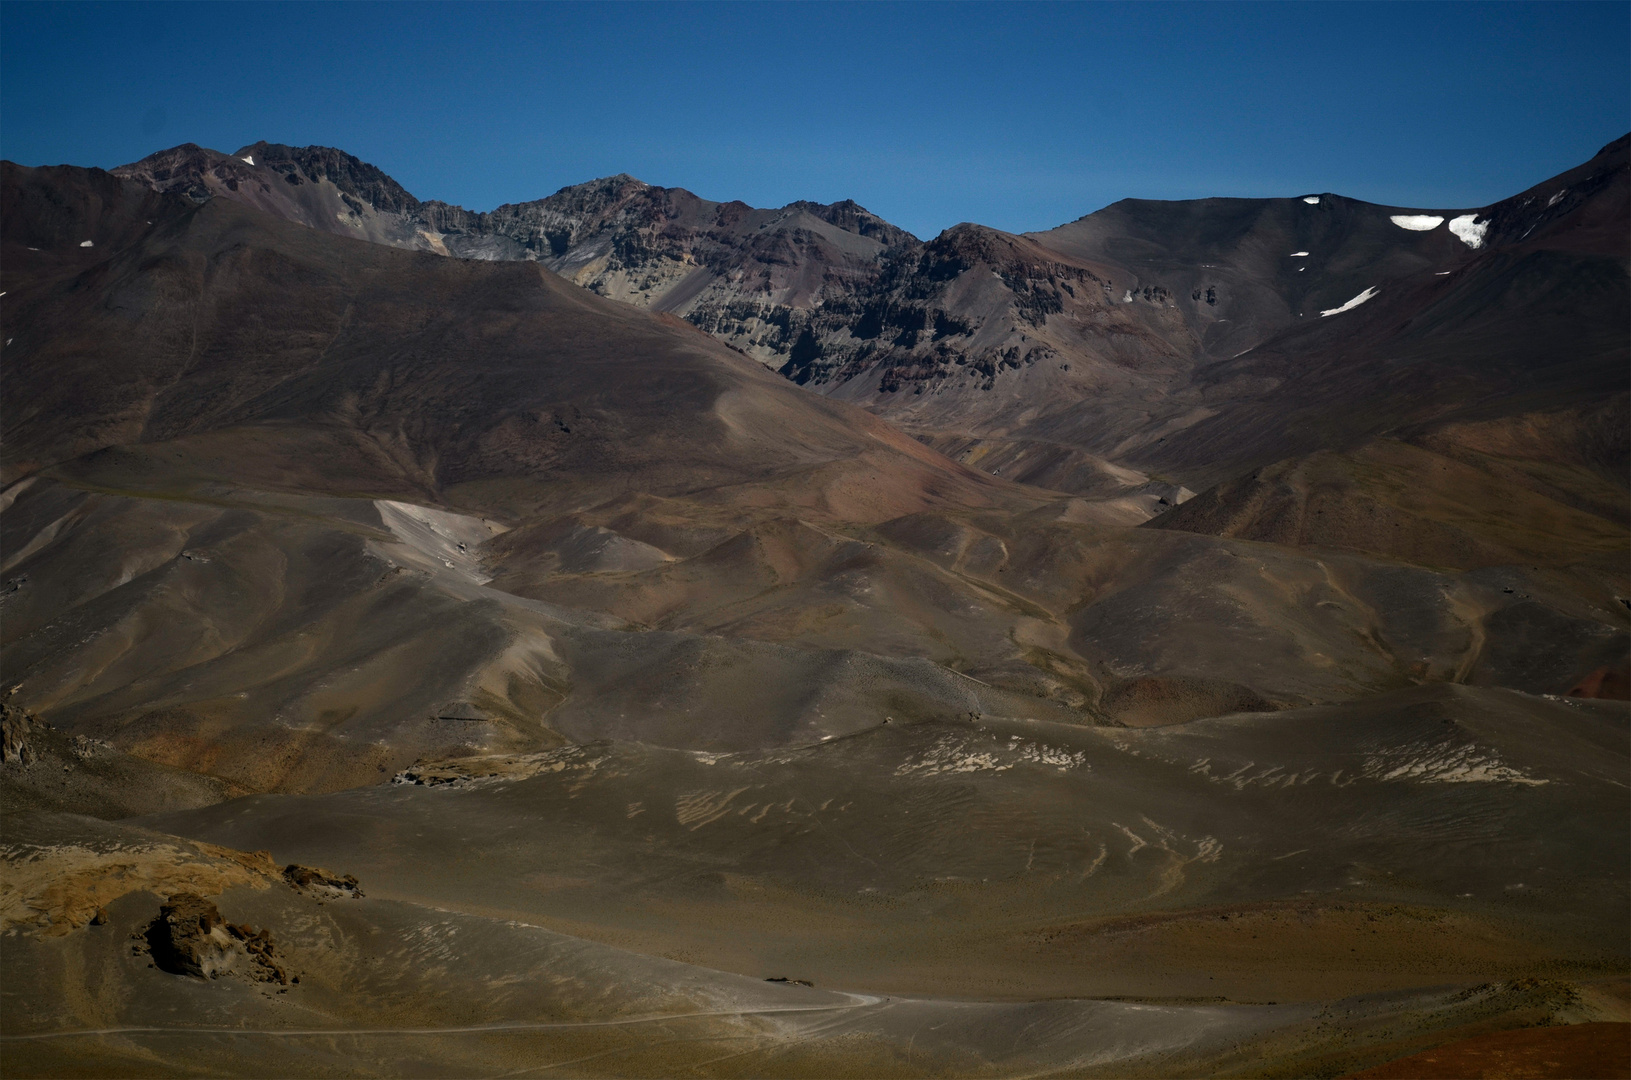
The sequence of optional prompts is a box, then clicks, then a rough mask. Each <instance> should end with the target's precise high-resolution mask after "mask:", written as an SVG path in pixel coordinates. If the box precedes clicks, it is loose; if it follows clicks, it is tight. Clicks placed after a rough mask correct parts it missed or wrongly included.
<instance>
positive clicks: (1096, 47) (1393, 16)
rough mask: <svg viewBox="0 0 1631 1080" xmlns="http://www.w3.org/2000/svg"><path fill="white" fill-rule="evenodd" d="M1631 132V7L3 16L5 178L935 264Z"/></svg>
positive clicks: (1097, 6)
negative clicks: (714, 203)
mask: <svg viewBox="0 0 1631 1080" xmlns="http://www.w3.org/2000/svg"><path fill="white" fill-rule="evenodd" d="M1628 129H1631V4H1627V3H1624V2H1609V3H1548V4H1493V5H1485V4H1477V3H1451V4H1434V3H1406V4H1385V3H1362V4H1339V3H1317V4H1300V3H1270V4H1240V5H1236V4H1226V3H1207V4H1195V5H1191V4H1180V3H1153V2H1152V3H1136V4H1125V5H1124V4H1112V3H1076V4H1052V3H1011V4H992V5H987V4H976V3H959V4H907V3H902V4H886V3H869V4H859V5H849V4H824V3H778V4H762V5H761V4H751V3H731V4H704V5H692V4H678V3H674V4H669V3H616V4H581V5H580V4H546V5H531V4H521V3H506V4H497V5H491V6H487V5H480V4H472V3H460V4H381V5H375V4H365V3H334V4H319V5H301V4H265V5H262V4H252V3H230V4H229V3H215V4H160V3H121V4H113V5H106V6H104V5H99V4H85V3H76V4H62V5H58V4H32V3H21V2H16V0H7V2H5V3H0V156H4V157H6V158H10V159H12V160H14V161H20V162H23V163H24V164H31V165H37V164H56V163H61V162H68V163H73V164H79V165H99V166H103V167H111V166H114V165H119V164H123V163H125V162H128V161H132V160H135V159H136V158H140V157H142V156H144V155H146V154H147V153H150V152H151V151H153V150H157V149H160V148H163V147H168V146H173V145H176V144H177V143H182V142H196V143H200V144H202V145H204V146H209V147H213V148H215V149H217V150H224V151H232V150H236V149H237V148H238V147H239V146H242V145H244V144H247V143H250V142H254V141H256V140H259V139H266V140H269V141H273V142H284V143H291V144H295V145H305V144H311V143H316V144H323V145H329V146H338V147H341V148H342V149H345V150H347V151H349V152H351V153H353V154H356V155H357V156H358V157H361V158H362V159H364V160H365V161H370V162H373V163H374V164H376V165H378V166H380V167H381V168H383V169H384V170H385V171H386V172H388V173H390V174H391V175H392V176H394V177H395V178H396V179H397V180H398V181H400V182H401V183H402V184H403V185H404V186H405V187H406V188H407V189H408V190H409V191H411V192H413V193H414V194H415V195H417V196H419V197H420V198H422V199H430V198H439V199H445V200H447V201H449V202H453V203H458V204H461V205H464V206H467V207H470V208H471V209H477V210H486V209H491V208H492V207H494V206H496V205H498V204H499V203H503V202H517V201H521V200H525V199H533V198H539V197H542V196H544V195H547V194H549V193H551V192H553V191H555V190H556V189H558V188H560V187H562V186H564V185H566V184H573V183H578V182H580V181H583V180H588V179H591V178H593V177H597V176H606V175H610V174H613V173H619V172H627V173H632V174H633V175H635V176H638V177H639V178H641V179H642V180H646V181H648V182H650V183H654V184H663V185H668V186H677V187H685V188H689V189H691V190H692V191H695V192H696V193H697V194H699V195H702V196H704V197H706V198H711V199H720V200H725V199H733V198H734V199H742V200H744V201H746V202H749V203H752V204H754V205H757V206H779V205H781V204H783V203H786V202H790V201H792V200H794V199H801V198H803V199H816V200H819V201H822V202H830V201H833V200H837V199H843V198H853V199H855V200H856V201H858V202H860V203H861V204H862V205H864V206H866V207H868V208H869V209H871V210H873V211H874V212H876V213H878V214H881V215H882V216H883V217H885V218H887V219H889V220H891V221H893V222H895V223H896V224H899V225H901V226H903V227H905V228H907V229H910V230H911V231H912V232H914V233H917V234H918V235H919V236H932V235H934V234H935V233H937V232H938V231H940V230H941V229H943V228H946V227H949V226H951V225H953V224H955V223H957V222H959V221H978V222H981V223H983V224H986V225H993V226H996V227H998V228H1002V229H1009V230H1014V231H1020V230H1026V229H1040V228H1048V227H1051V226H1053V225H1057V224H1060V223H1062V222H1065V221H1069V220H1072V219H1074V218H1077V217H1080V216H1081V215H1083V214H1086V213H1088V212H1090V211H1092V210H1095V209H1097V208H1099V207H1101V206H1104V205H1105V204H1107V203H1110V202H1114V201H1115V200H1117V199H1121V198H1125V197H1129V196H1133V197H1141V198H1156V199H1180V198H1193V197H1200V196H1207V195H1293V194H1299V193H1305V192H1323V191H1334V192H1340V193H1342V194H1346V195H1351V196H1354V197H1357V198H1362V199H1369V200H1372V201H1375V202H1384V203H1390V204H1394V205H1400V206H1419V207H1474V206H1479V205H1482V204H1485V203H1489V202H1492V201H1494V200H1496V199H1499V198H1503V197H1505V196H1507V195H1510V194H1513V193H1515V192H1517V191H1520V190H1522V189H1523V188H1526V187H1528V186H1530V185H1531V184H1534V183H1538V182H1539V181H1540V180H1542V179H1544V178H1546V177H1547V176H1549V175H1551V174H1553V173H1556V172H1560V171H1562V170H1563V169H1566V168H1568V167H1570V166H1573V165H1575V164H1578V163H1579V162H1580V161H1583V160H1584V159H1586V158H1587V157H1589V156H1590V155H1591V154H1592V153H1594V152H1595V151H1596V150H1597V149H1598V148H1599V147H1600V146H1602V145H1603V144H1604V143H1606V142H1609V141H1610V140H1612V139H1614V138H1616V137H1618V136H1619V135H1622V134H1624V133H1625V132H1626V131H1627V130H1628Z"/></svg>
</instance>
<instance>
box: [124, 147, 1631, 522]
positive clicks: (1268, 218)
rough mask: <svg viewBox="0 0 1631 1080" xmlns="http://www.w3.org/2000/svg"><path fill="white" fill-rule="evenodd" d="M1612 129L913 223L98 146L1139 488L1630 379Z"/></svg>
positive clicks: (998, 455) (1209, 479) (933, 430)
mask: <svg viewBox="0 0 1631 1080" xmlns="http://www.w3.org/2000/svg"><path fill="white" fill-rule="evenodd" d="M1626 158H1627V142H1626V140H1625V139H1621V140H1618V141H1616V142H1615V143H1613V144H1611V145H1610V146H1608V147H1605V148H1604V149H1603V151H1602V152H1601V153H1600V154H1599V155H1597V157H1595V158H1593V159H1592V161H1590V162H1587V163H1586V164H1584V165H1582V166H1580V167H1579V168H1577V169H1574V170H1571V171H1570V172H1568V173H1565V174H1563V175H1561V176H1559V177H1556V178H1554V179H1552V180H1549V181H1546V182H1544V183H1542V184H1540V185H1537V186H1536V187H1535V188H1533V189H1531V190H1530V191H1528V192H1524V193H1522V194H1520V195H1518V196H1514V197H1513V198H1511V199H1508V200H1505V201H1503V202H1501V203H1498V204H1496V205H1494V206H1491V207H1484V208H1476V209H1469V210H1423V209H1420V208H1401V207H1384V206H1376V205H1373V204H1368V203H1362V202H1358V201H1356V200H1352V199H1347V198H1344V197H1342V196H1339V195H1332V194H1321V195H1308V196H1301V197H1296V198H1287V199H1205V200H1198V201H1193V202H1178V203H1158V202H1148V201H1140V200H1126V201H1123V202H1121V203H1117V204H1115V205H1113V206H1111V207H1107V208H1106V209H1104V210H1101V211H1099V212H1097V213H1095V214H1091V215H1089V216H1087V217H1085V218H1083V219H1081V220H1079V221H1076V222H1073V223H1071V224H1069V225H1064V226H1061V227H1059V228H1057V229H1053V230H1050V231H1048V232H1044V233H1035V234H1030V235H1029V236H1027V237H1015V236H1010V235H1007V234H1003V233H1000V232H997V231H995V230H991V229H986V228H983V227H981V226H977V225H960V226H958V227H956V228H955V229H951V230H948V231H947V232H946V233H944V234H942V236H940V237H938V238H936V239H935V240H933V241H931V242H930V243H928V244H919V243H918V242H917V241H916V240H915V239H914V238H912V237H910V236H909V235H907V234H905V233H903V232H901V231H900V230H898V229H895V228H894V227H892V226H889V225H888V224H887V223H885V222H882V221H880V220H879V219H877V218H876V217H874V216H873V215H870V214H868V213H866V212H865V211H864V210H861V209H860V208H859V207H856V206H854V205H853V204H847V203H841V204H835V205H833V206H821V205H817V204H811V203H795V204H792V205H790V206H788V207H784V208H782V209H780V210H774V211H771V210H754V209H751V208H748V207H746V206H744V205H742V204H740V203H723V204H722V203H714V202H709V201H707V200H703V199H699V198H697V197H696V196H694V195H691V194H690V193H689V192H685V191H683V190H679V189H664V188H656V187H651V186H649V185H646V184H642V183H640V182H639V181H635V180H632V179H631V178H628V177H612V178H609V179H605V180H598V181H593V182H591V183H588V184H582V185H578V186H576V187H572V188H566V189H563V190H562V191H561V192H558V193H557V194H556V195H553V196H550V197H549V198H547V199H542V200H538V201H536V202H530V203H521V204H516V205H512V206H505V207H500V208H499V209H498V210H495V211H493V212H492V213H489V214H473V213H470V212H468V211H464V210H461V209H459V208H457V207H450V206H447V205H446V204H441V203H434V202H429V203H420V202H418V201H417V200H415V199H414V198H413V197H412V196H410V195H408V194H407V193H406V192H405V191H403V190H402V189H401V188H400V187H399V186H397V185H395V184H394V183H391V182H390V181H389V178H387V177H384V175H383V174H382V173H379V171H378V170H377V169H374V168H373V167H371V166H367V165H365V164H364V163H362V162H359V161H357V160H356V159H355V158H350V157H349V156H347V155H344V154H342V153H340V152H338V151H334V150H329V149H325V148H321V147H308V148H303V149H295V148H290V147H284V146H277V145H273V144H266V143H257V144H254V145H253V146H249V147H245V148H243V149H242V150H241V151H239V153H238V154H237V155H234V156H228V155H222V154H215V153H213V152H210V151H201V150H198V149H197V148H194V147H184V148H178V149H177V150H173V151H166V152H163V153H161V154H156V155H154V156H153V157H151V158H148V159H145V160H144V161H142V162H138V163H136V164H134V165H132V166H127V167H125V168H124V169H122V170H119V172H120V174H121V175H125V176H130V177H134V178H137V179H139V180H141V181H142V182H144V183H147V184H149V185H150V186H153V187H156V188H159V189H164V190H172V189H180V190H187V191H190V192H191V193H192V194H193V196H194V197H195V198H198V197H204V196H206V195H218V196H222V197H225V198H228V199H233V200H238V201H243V202H246V203H250V204H252V205H256V206H258V207H260V208H263V209H267V210H269V211H270V212H273V213H276V214H279V215H280V216H283V217H286V218H289V219H290V220H298V221H301V222H302V223H305V224H308V225H312V226H314V227H317V228H321V229H324V230H327V231H331V232H340V233H342V234H344V233H348V232H349V233H350V234H352V235H360V236H363V237H366V238H368V239H372V240H375V241H376V242H382V243H389V244H394V245H397V246H407V247H415V248H420V249H423V250H435V251H439V252H442V253H445V254H453V255H461V256H464V257H475V258H483V259H512V260H513V259H520V260H535V261H538V262H540V263H542V264H543V265H546V266H549V267H550V268H551V269H554V270H555V271H556V272H558V273H561V274H563V275H565V276H568V277H570V278H571V279H572V280H574V281H577V282H579V283H580V284H583V285H585V286H587V287H588V288H590V289H591V290H593V291H596V292H600V293H601V294H603V295H607V296H611V297H615V298H618V299H622V300H625V301H628V302H630V303H633V304H635V305H637V306H642V307H650V308H655V309H657V310H662V311H669V312H673V313H675V314H678V315H680V316H682V317H683V318H685V319H686V320H688V321H690V322H691V323H692V324H693V325H696V326H698V327H699V328H701V329H703V330H704V331H706V332H708V333H710V334H712V335H714V336H715V337H718V338H720V339H721V340H724V341H726V342H728V343H730V344H731V345H732V346H733V347H735V348H737V349H739V350H741V351H743V352H745V353H747V354H748V355H750V356H753V357H754V358H756V359H758V360H760V361H762V362H764V363H766V364H767V365H769V366H772V367H776V368H778V369H779V370H781V371H782V373H783V374H785V375H787V376H788V377H789V378H792V379H793V380H795V381H797V382H799V383H800V384H802V385H804V386H806V387H807V388H808V389H811V390H814V391H816V392H818V393H821V394H824V395H828V396H833V397H838V398H841V399H844V400H849V401H854V402H856V403H858V404H861V405H864V406H865V407H867V408H868V409H870V410H872V411H875V412H877V413H879V414H881V415H885V416H888V417H891V418H892V419H894V420H895V421H896V422H897V423H900V424H902V425H904V426H906V427H907V428H908V429H909V430H911V431H912V432H913V433H914V434H916V435H917V436H918V437H919V438H921V439H922V440H924V441H925V442H928V443H929V444H931V445H933V446H935V447H936V448H938V449H941V450H944V451H947V452H951V453H954V454H955V455H956V456H958V457H959V458H960V459H962V460H965V461H968V462H969V463H971V464H973V463H976V462H978V463H979V466H980V467H981V468H982V469H983V470H986V471H998V472H1000V473H1001V474H1002V475H1004V476H1007V477H1010V478H1013V479H1018V480H1022V481H1026V482H1031V483H1039V484H1042V485H1044V486H1050V487H1055V488H1061V489H1064V490H1067V491H1071V492H1076V493H1080V494H1088V495H1098V496H1105V495H1115V494H1126V495H1127V496H1128V498H1129V501H1128V503H1127V505H1128V513H1129V514H1136V513H1143V514H1146V515H1147V514H1148V513H1149V512H1151V511H1152V510H1154V509H1159V506H1160V504H1158V503H1157V502H1156V499H1157V498H1165V499H1167V500H1168V502H1169V503H1171V502H1173V501H1176V500H1177V499H1179V498H1182V497H1183V495H1184V492H1183V491H1182V490H1181V487H1180V485H1187V486H1188V487H1189V488H1197V489H1198V488H1200V487H1203V486H1207V485H1209V484H1211V483H1214V482H1216V481H1217V480H1219V479H1222V478H1225V477H1228V476H1233V475H1237V474H1239V473H1240V472H1241V471H1242V470H1245V469H1249V468H1250V467H1252V466H1254V465H1258V464H1263V463H1265V462H1267V461H1270V460H1274V459H1276V458H1278V457H1283V456H1285V455H1287V454H1292V453H1299V452H1306V451H1307V450H1309V449H1312V448H1313V447H1314V446H1316V445H1319V446H1330V445H1334V444H1336V443H1343V444H1345V445H1357V444H1358V443H1359V442H1362V441H1363V440H1364V439H1366V438H1369V437H1371V436H1374V435H1376V434H1379V433H1381V432H1384V431H1387V430H1390V429H1392V428H1396V427H1399V426H1401V425H1408V424H1411V423H1423V422H1430V421H1432V420H1434V419H1435V418H1440V417H1444V416H1447V415H1457V414H1459V412H1460V411H1462V410H1464V409H1466V408H1468V407H1470V406H1471V405H1472V403H1473V402H1474V401H1476V402H1478V408H1481V409H1483V410H1484V411H1485V412H1486V413H1500V412H1506V413H1511V412H1514V411H1519V412H1521V411H1524V410H1526V409H1533V408H1537V407H1542V408H1544V407H1550V406H1552V405H1559V404H1561V405H1567V404H1568V403H1570V402H1571V401H1573V400H1574V399H1575V396H1576V395H1579V394H1582V393H1584V394H1601V393H1604V392H1609V393H1612V392H1615V391H1617V390H1619V389H1623V388H1624V387H1623V383H1624V380H1623V379H1622V378H1620V375H1621V373H1622V372H1623V369H1624V367H1625V364H1626V361H1627V350H1626V345H1625V335H1624V333H1623V326H1624V324H1625V321H1626V310H1625V308H1626V305H1625V293H1626V288H1625V280H1626V277H1625V274H1626V261H1627V255H1626V251H1625V246H1626V245H1625V242H1624V235H1625V233H1626V229H1627V223H1626V213H1625V202H1626V197H1625V184H1626V180H1625V177H1626V168H1627V165H1626ZM250 162H254V163H255V164H254V165H251V164H249V163H250ZM257 175H258V176H260V177H261V179H260V180H258V181H255V182H251V179H252V177H253V176H257ZM1565 355H1566V356H1567V357H1568V362H1567V364H1564V365H1562V366H1559V365H1558V364H1556V363H1553V362H1552V361H1550V360H1548V359H1547V358H1548V357H1562V356H1565ZM1560 379H1561V381H1559V380H1560ZM1356 397H1357V398H1363V399H1364V400H1365V402H1366V405H1365V408H1363V409H1360V410H1354V409H1350V408H1347V407H1346V406H1345V404H1344V403H1345V402H1346V401H1348V400H1351V399H1353V398H1356ZM1152 475H1153V476H1156V477H1170V478H1172V479H1171V480H1160V481H1152Z"/></svg>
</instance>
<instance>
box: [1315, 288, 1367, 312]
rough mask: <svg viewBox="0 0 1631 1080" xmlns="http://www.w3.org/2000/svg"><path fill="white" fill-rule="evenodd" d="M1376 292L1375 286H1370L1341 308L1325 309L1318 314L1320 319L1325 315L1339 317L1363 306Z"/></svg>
mask: <svg viewBox="0 0 1631 1080" xmlns="http://www.w3.org/2000/svg"><path fill="white" fill-rule="evenodd" d="M1378 291H1379V290H1378V289H1377V288H1376V286H1375V285H1372V286H1371V287H1370V288H1368V289H1366V290H1365V291H1364V292H1362V293H1360V294H1359V295H1358V296H1356V297H1354V298H1353V299H1352V300H1349V301H1348V302H1347V303H1346V304H1343V305H1342V306H1341V307H1334V308H1327V309H1326V310H1324V311H1322V312H1320V318H1322V319H1323V318H1325V317H1326V316H1327V315H1341V314H1342V313H1343V312H1344V311H1352V310H1353V309H1354V308H1356V307H1358V306H1359V305H1360V304H1363V303H1364V302H1365V301H1366V300H1369V299H1370V298H1371V297H1373V296H1375V295H1376V294H1377V292H1378Z"/></svg>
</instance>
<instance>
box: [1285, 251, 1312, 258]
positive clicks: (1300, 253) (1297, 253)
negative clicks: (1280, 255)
mask: <svg viewBox="0 0 1631 1080" xmlns="http://www.w3.org/2000/svg"><path fill="white" fill-rule="evenodd" d="M1307 254H1308V252H1306V251H1293V252H1292V253H1291V254H1290V255H1287V256H1286V258H1288V259H1300V258H1302V257H1303V256H1304V255H1307Z"/></svg>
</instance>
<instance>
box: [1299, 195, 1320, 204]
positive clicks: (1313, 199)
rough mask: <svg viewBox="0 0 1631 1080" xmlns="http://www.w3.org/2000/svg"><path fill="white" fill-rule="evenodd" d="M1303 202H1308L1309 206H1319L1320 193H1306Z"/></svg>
mask: <svg viewBox="0 0 1631 1080" xmlns="http://www.w3.org/2000/svg"><path fill="white" fill-rule="evenodd" d="M1303 202H1305V203H1307V204H1308V205H1309V206H1318V205H1319V202H1320V197H1319V196H1318V195H1304V196H1303Z"/></svg>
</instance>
